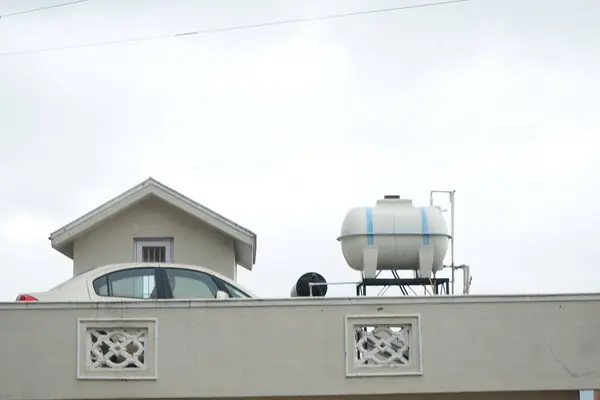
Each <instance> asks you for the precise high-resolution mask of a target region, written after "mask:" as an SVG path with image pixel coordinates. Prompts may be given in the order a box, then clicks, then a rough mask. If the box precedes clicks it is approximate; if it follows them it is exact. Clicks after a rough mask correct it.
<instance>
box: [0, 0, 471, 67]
mask: <svg viewBox="0 0 600 400" xmlns="http://www.w3.org/2000/svg"><path fill="white" fill-rule="evenodd" d="M80 1H85V0H80ZM467 1H470V0H449V1H441V2H437V3H426V4H415V5H411V6H403V7H392V8H381V9H376V10H367V11H358V12H353V13H344V14H330V15H324V16H320V17H308V18H296V19H288V20H282V21H274V22H266V23H260V24H253V25H238V26H232V27H228V28H216V29H207V30H198V31H189V32H180V33H174V34H173V33H170V34H167V35H158V36H146V37H140V38H131V39H121V40H112V41H106V42H95V43H85V44H76V45H68V46H57V47H47V48H40V49H31V50H21V51H11V52H7V53H0V57H1V56H11V55H18V54H31V53H41V52H47V51H58V50H71V49H80V48H86V47H99V46H111V45H116V44H124V43H134V42H147V41H150V40H158V39H170V38H176V37H181V36H192V35H207V34H211V33H219V32H229V31H239V30H245V29H254V28H263V27H270V26H277V25H287V24H296V23H302V22H312V21H320V20H326V19H334V18H345V17H354V16H358V15H367V14H376V13H384V12H392V11H400V10H408V9H412V8H424V7H434V6H441V5H446V4H453V3H464V2H467Z"/></svg>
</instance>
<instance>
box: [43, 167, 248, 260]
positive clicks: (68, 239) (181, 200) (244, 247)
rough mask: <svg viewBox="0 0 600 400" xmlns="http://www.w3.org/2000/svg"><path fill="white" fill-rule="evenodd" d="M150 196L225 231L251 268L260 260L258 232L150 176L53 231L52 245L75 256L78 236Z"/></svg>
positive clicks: (68, 254) (70, 255)
mask: <svg viewBox="0 0 600 400" xmlns="http://www.w3.org/2000/svg"><path fill="white" fill-rule="evenodd" d="M149 196H156V197H158V198H159V199H161V200H163V201H165V202H166V203H168V204H170V205H172V206H174V207H176V208H178V209H180V210H182V211H185V212H186V213H188V214H190V215H192V216H193V217H195V218H197V219H198V220H200V221H202V222H204V223H206V224H208V225H209V226H211V227H213V228H215V229H217V230H218V231H220V232H222V233H223V234H225V235H227V236H230V237H232V238H233V239H234V240H235V246H236V253H238V251H237V250H238V249H239V250H240V251H239V253H240V257H239V259H238V260H237V263H238V264H239V265H241V266H242V267H244V268H246V269H248V270H252V266H253V265H254V263H255V261H256V234H255V233H253V232H251V231H250V230H248V229H246V228H244V227H242V226H240V225H238V224H236V223H235V222H233V221H231V220H229V219H227V218H225V217H223V216H222V215H220V214H218V213H216V212H214V211H212V210H210V209H208V208H206V207H204V206H203V205H201V204H198V203H196V202H195V201H193V200H192V199H190V198H188V197H186V196H184V195H182V194H181V193H179V192H177V191H175V190H173V189H171V188H169V187H168V186H166V185H163V184H162V183H160V182H158V181H156V180H155V179H153V178H148V179H147V180H145V181H144V182H142V183H141V184H139V185H137V186H135V187H133V188H131V189H129V190H128V191H126V192H125V193H123V194H121V195H120V196H117V197H115V198H114V199H112V200H110V201H108V202H106V203H104V204H103V205H101V206H100V207H98V208H96V209H94V210H92V211H90V212H89V213H87V214H85V215H83V216H81V217H80V218H78V219H76V220H75V221H73V222H71V223H69V224H67V225H65V226H63V227H62V228H60V229H58V230H56V231H55V232H53V233H51V234H50V238H49V239H50V241H51V243H52V247H53V248H54V249H56V250H58V251H60V252H61V253H63V254H64V255H66V256H68V257H70V258H73V242H74V240H75V238H76V237H78V236H80V235H81V234H83V233H85V232H87V231H89V230H90V229H93V228H94V227H95V226H97V225H98V224H100V223H102V222H103V221H105V220H107V219H108V218H110V217H112V216H114V215H115V214H117V213H119V212H120V211H123V210H124V209H126V208H128V207H130V206H132V205H134V204H137V203H139V202H141V201H142V200H144V199H146V198H147V197H149Z"/></svg>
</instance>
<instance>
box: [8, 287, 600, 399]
mask: <svg viewBox="0 0 600 400" xmlns="http://www.w3.org/2000/svg"><path fill="white" fill-rule="evenodd" d="M599 315H600V295H573V296H529V297H527V296H506V297H479V296H469V297H450V296H440V297H435V298H433V297H429V298H399V299H398V298H352V299H284V300H251V301H248V300H241V301H240V300H238V301H235V300H227V301H219V300H213V301H193V302H179V301H162V302H137V303H79V304H73V303H63V304H53V303H14V304H13V303H10V304H8V303H7V304H1V303H0V321H2V324H1V326H0V345H1V346H2V357H0V371H2V374H1V378H2V380H1V381H0V399H3V400H6V399H56V398H61V399H91V398H94V399H102V398H120V399H124V398H144V399H165V398H190V399H191V398H221V397H282V396H348V395H365V396H366V395H368V396H369V397H370V398H371V397H372V396H375V395H383V394H425V393H430V394H432V395H431V396H429V397H425V398H426V399H455V398H461V399H474V398H495V399H501V398H506V399H513V400H514V399H517V398H523V399H530V398H531V399H534V398H536V399H537V398H540V399H541V398H548V399H575V398H576V397H575V396H576V395H577V393H576V391H577V390H582V389H590V388H595V387H600V361H599V360H600V341H599V340H598V338H600V318H598V316H599ZM349 316H350V317H351V316H360V318H362V319H363V320H367V321H371V323H372V324H376V323H378V322H381V320H382V319H384V318H399V319H402V318H413V317H415V316H418V317H419V319H420V322H419V323H418V327H417V328H419V329H417V330H415V331H414V332H413V334H414V337H413V339H412V340H416V339H415V338H418V341H419V343H418V345H417V346H416V348H417V350H419V351H420V355H421V357H420V359H419V362H420V364H421V371H420V373H407V374H405V375H394V376H366V375H356V374H355V375H353V376H348V360H349V358H348V357H349V352H348V350H347V349H348V347H347V340H353V339H352V338H353V336H352V335H350V336H349V335H348V332H349V330H348V320H349V318H348V317H349ZM81 318H84V319H85V320H81ZM105 319H109V320H105ZM82 324H83V325H82ZM85 324H88V325H85ZM89 324H91V325H89ZM94 324H95V325H94ZM90 326H92V327H93V326H100V327H101V328H102V329H107V330H110V329H113V330H120V329H125V328H126V327H128V326H129V327H131V326H134V327H135V326H138V327H141V326H144V327H146V328H148V332H151V334H150V336H148V338H147V341H146V343H147V346H149V347H147V348H146V357H147V359H146V362H147V365H148V368H147V369H145V370H139V371H138V372H139V375H134V372H135V371H134V372H131V371H132V370H125V369H123V370H120V371H118V370H115V371H113V372H114V374H113V375H111V377H110V379H109V378H106V377H105V378H102V377H101V376H100V375H95V376H93V373H92V372H93V371H92V372H90V371H91V370H86V368H87V366H86V365H87V364H85V360H84V359H85V357H86V356H87V354H89V349H88V348H87V347H85V346H87V345H88V344H87V342H86V336H85V335H87V333H86V332H87V331H86V329H88V328H89V327H90ZM351 333H352V332H351ZM82 335H83V336H82ZM78 371H79V379H78ZM103 371H106V370H103ZM103 371H100V373H101V374H102V373H104V372H103ZM369 371H370V370H369ZM395 371H399V370H397V369H394V368H388V370H387V372H392V373H394V372H395ZM109 372H110V371H109ZM350 372H352V371H350ZM363 372H364V371H363ZM384 372H385V371H384ZM413 372H414V371H413ZM136 379H137V380H136ZM489 391H500V392H505V393H504V394H502V395H500V396H496V397H487V396H485V397H484V396H483V395H481V396H479V397H478V395H475V394H473V395H470V396H469V397H465V396H466V395H465V394H464V393H467V392H470V393H483V392H489ZM539 391H568V393H563V394H548V397H543V396H546V395H542V394H539V395H538V394H533V393H531V396H529V395H528V394H522V395H519V396H520V397H519V396H517V397H515V396H516V395H515V394H514V393H513V394H509V393H506V392H539ZM436 393H437V394H440V393H461V395H460V396H459V397H456V396H454V397H439V396H438V395H435V396H434V395H433V394H436ZM553 396H554V397H553ZM338 398H339V397H338ZM403 398H409V399H413V397H398V399H403ZM414 399H416V398H414Z"/></svg>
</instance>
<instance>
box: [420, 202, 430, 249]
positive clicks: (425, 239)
mask: <svg viewBox="0 0 600 400" xmlns="http://www.w3.org/2000/svg"><path fill="white" fill-rule="evenodd" d="M421 233H422V234H423V244H424V245H427V244H429V222H428V221H427V209H426V208H425V207H421Z"/></svg>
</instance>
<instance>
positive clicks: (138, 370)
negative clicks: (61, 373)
mask: <svg viewBox="0 0 600 400" xmlns="http://www.w3.org/2000/svg"><path fill="white" fill-rule="evenodd" d="M77 330H78V332H77V379H119V380H138V379H157V358H156V355H157V351H156V350H157V335H156V332H157V321H156V319H135V318H133V319H78V320H77Z"/></svg>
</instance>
